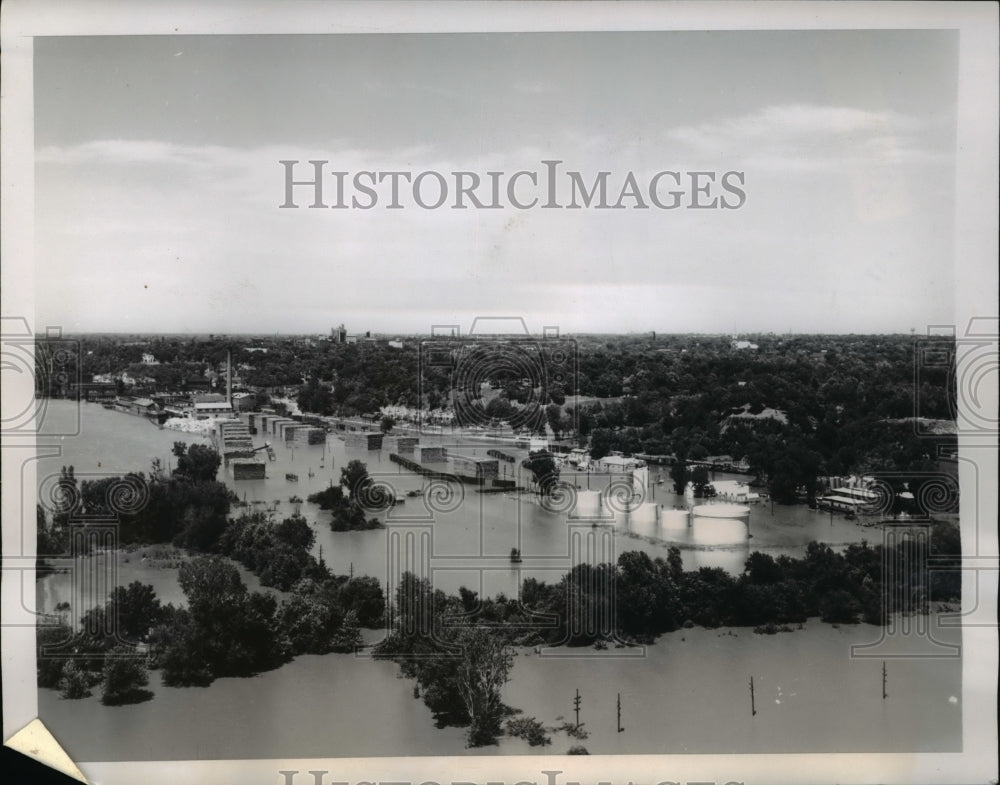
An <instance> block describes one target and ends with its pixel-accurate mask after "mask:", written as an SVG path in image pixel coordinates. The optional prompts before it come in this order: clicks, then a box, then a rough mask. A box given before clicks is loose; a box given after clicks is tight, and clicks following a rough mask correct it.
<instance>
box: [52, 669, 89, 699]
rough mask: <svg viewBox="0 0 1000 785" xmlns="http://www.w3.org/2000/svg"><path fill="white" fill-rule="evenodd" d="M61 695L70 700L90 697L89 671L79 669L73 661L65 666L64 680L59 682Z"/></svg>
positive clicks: (63, 671)
mask: <svg viewBox="0 0 1000 785" xmlns="http://www.w3.org/2000/svg"><path fill="white" fill-rule="evenodd" d="M59 694H60V695H61V696H62V697H64V698H68V699H70V700H77V699H79V698H87V697H89V696H90V676H89V675H88V673H87V671H85V670H83V669H81V668H78V667H77V665H76V663H75V662H73V660H69V661H67V662H66V664H65V665H63V668H62V678H61V679H60V680H59Z"/></svg>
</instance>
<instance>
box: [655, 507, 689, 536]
mask: <svg viewBox="0 0 1000 785" xmlns="http://www.w3.org/2000/svg"><path fill="white" fill-rule="evenodd" d="M687 527H688V511H687V510H661V511H660V528H661V529H663V530H670V531H680V530H684V529H687Z"/></svg>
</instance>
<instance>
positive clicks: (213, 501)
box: [37, 442, 237, 562]
mask: <svg viewBox="0 0 1000 785" xmlns="http://www.w3.org/2000/svg"><path fill="white" fill-rule="evenodd" d="M173 454H174V456H175V457H176V458H177V466H176V467H175V468H174V470H173V472H171V474H170V475H169V476H168V475H167V474H166V472H165V471H164V470H163V467H162V465H161V464H160V462H159V459H156V460H154V461H153V469H152V471H151V473H150V474H149V475H148V476H147V475H146V474H144V473H142V472H130V473H129V474H126V475H124V476H122V477H113V476H109V477H103V478H101V479H99V480H84V481H83V482H82V483H80V482H79V481H78V480H77V478H76V476H75V474H74V471H73V467H72V466H69V467H63V468H62V470H61V472H60V476H59V477H58V479H56V480H55V481H54V482H53V483H52V485H51V486H48V487H47V486H45V484H44V483H43V490H47V493H48V498H47V499H45V500H44V501H45V504H44V505H43V504H40V505H39V507H38V514H37V519H38V555H39V559H40V561H42V562H43V561H44V557H45V556H59V555H62V554H64V553H66V551H67V549H68V547H69V542H68V536H69V523H70V522H71V521H72V520H82V519H83V518H84V517H86V516H106V517H110V518H112V519H116V520H117V522H118V542H119V544H121V545H128V544H130V543H149V544H152V543H173V544H175V545H178V546H180V547H184V548H190V549H192V550H196V551H210V550H212V548H213V547H214V546H215V543H216V542H217V541H218V538H219V536H220V535H221V534H222V531H223V530H224V529H225V527H226V522H227V516H228V515H229V510H230V505H231V504H232V503H233V502H235V501H237V497H236V495H235V494H234V493H233V492H232V491H231V490H229V489H228V488H227V487H226V485H225V484H224V483H221V482H218V481H217V480H216V479H215V477H216V474H217V473H218V470H219V466H220V464H221V460H222V459H221V458H220V457H219V454H218V452H216V451H215V450H213V449H212V448H211V447H207V446H205V445H201V444H191V445H187V444H185V443H184V442H175V443H174V450H173ZM46 507H48V509H49V510H50V512H51V514H50V515H46V512H45V508H46Z"/></svg>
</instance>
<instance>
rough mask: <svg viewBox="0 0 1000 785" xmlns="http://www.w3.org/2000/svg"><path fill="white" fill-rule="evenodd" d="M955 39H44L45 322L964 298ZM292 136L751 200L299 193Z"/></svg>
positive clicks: (614, 324) (402, 159)
mask: <svg viewBox="0 0 1000 785" xmlns="http://www.w3.org/2000/svg"><path fill="white" fill-rule="evenodd" d="M957 47H958V36H957V33H956V32H954V31H898V32H895V31H893V32H882V31H844V32H770V31H768V32H729V33H722V32H718V33H676V32H675V33H560V34H488V35H470V34H461V35H370V36H369V35H364V36H362V35H344V36H322V37H321V36H242V37H236V36H233V37H223V36H184V37H140V36H129V37H100V38H45V39H36V40H35V139H36V247H37V257H36V269H37V287H36V303H37V305H36V316H37V321H38V324H40V325H47V324H58V325H62V326H63V328H64V329H66V330H68V331H131V332H181V331H194V332H215V333H222V332H282V333H293V332H312V333H316V332H327V331H328V330H329V329H330V327H331V326H333V325H335V324H338V323H340V322H344V323H345V324H347V326H348V329H349V331H352V332H354V331H363V330H372V331H376V332H428V331H429V330H430V327H431V325H433V324H443V323H447V324H451V323H459V324H463V325H466V326H467V325H468V324H469V323H470V322H471V320H472V318H474V317H475V316H478V315H503V316H509V315H516V316H523V317H525V319H526V321H527V323H528V325H529V327H531V328H533V329H540V328H541V326H542V325H552V324H555V325H559V326H560V328H561V329H562V330H563V331H564V332H627V331H642V330H657V331H662V332H723V333H733V332H736V333H744V332H757V331H764V332H766V331H775V332H785V331H788V330H791V331H795V332H908V331H909V330H910V329H911V328H915V329H916V330H917V331H918V332H923V329H924V327H925V326H926V325H927V324H936V323H948V322H950V321H952V320H953V316H952V314H953V268H954V249H953V242H954V236H953V207H954V188H955V185H954V163H955V157H954V156H955V117H956V89H957V54H958V49H957ZM280 159H300V160H302V161H306V160H308V159H325V160H329V161H330V162H331V163H330V165H329V166H328V167H327V169H337V170H343V171H349V172H354V171H358V170H362V169H367V170H380V171H390V170H408V171H412V172H414V173H417V172H420V171H424V170H436V171H442V172H451V171H455V170H472V171H476V172H480V173H485V172H487V171H503V172H506V173H511V172H514V171H516V170H519V169H529V170H541V169H542V166H541V164H540V161H542V160H544V159H559V160H562V161H563V162H564V164H563V168H565V169H573V170H579V171H581V172H582V173H584V175H585V176H586V177H588V178H593V177H594V176H596V174H597V172H599V171H602V170H604V171H610V172H611V173H612V174H611V178H610V179H611V181H612V182H617V183H621V182H622V180H623V178H624V177H625V175H626V174H627V173H628V172H629V171H635V172H636V173H637V175H640V176H641V175H642V174H643V173H645V174H646V175H647V176H648V175H649V174H652V173H653V172H656V171H660V170H681V171H684V170H692V169H703V170H712V171H717V172H720V173H721V172H725V171H727V170H739V171H742V172H744V173H745V191H746V196H747V198H746V203H745V205H744V206H743V207H742V208H741V209H738V210H686V209H678V210H668V211H665V210H658V209H649V210H635V209H625V210H592V209H585V210H542V209H532V210H525V211H519V210H514V209H510V208H508V209H504V210H451V209H447V208H445V209H439V210H430V211H427V210H422V209H420V208H419V207H417V206H416V205H413V204H412V202H411V203H410V204H409V205H408V206H407V207H406V208H405V209H402V210H385V209H382V205H381V204H380V205H379V206H378V207H377V208H376V209H373V210H369V211H362V210H354V209H348V210H310V209H299V210H281V209H278V205H279V204H281V202H282V201H283V199H284V184H283V182H284V181H283V176H284V175H283V170H282V167H281V166H280V165H279V164H278V161H279V160H280ZM300 172H301V173H302V174H303V175H305V174H306V173H307V172H306V170H305V169H302V170H300ZM612 191H615V192H616V189H614V188H613V189H612ZM380 192H381V193H385V191H384V190H383V189H381V188H380ZM404 201H405V200H404ZM302 202H303V203H304V204H305V203H308V200H307V199H305V196H303V198H302Z"/></svg>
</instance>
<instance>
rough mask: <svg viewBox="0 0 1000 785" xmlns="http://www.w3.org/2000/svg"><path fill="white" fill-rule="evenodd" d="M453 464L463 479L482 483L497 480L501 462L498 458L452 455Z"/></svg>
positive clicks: (455, 470) (456, 472)
mask: <svg viewBox="0 0 1000 785" xmlns="http://www.w3.org/2000/svg"><path fill="white" fill-rule="evenodd" d="M451 465H452V468H453V470H454V472H455V474H457V475H458V476H459V477H460V478H461V479H469V480H475V481H476V482H478V483H482V484H485V483H487V482H489V481H490V480H495V479H496V478H497V477H498V476H499V474H500V462H499V461H497V459H496V458H477V457H470V456H468V455H452V456H451Z"/></svg>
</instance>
